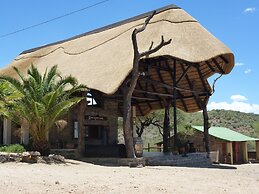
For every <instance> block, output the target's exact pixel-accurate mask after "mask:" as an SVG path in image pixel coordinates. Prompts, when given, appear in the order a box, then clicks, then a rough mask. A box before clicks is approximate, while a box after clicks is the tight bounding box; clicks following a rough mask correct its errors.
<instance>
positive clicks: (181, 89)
mask: <svg viewBox="0 0 259 194" xmlns="http://www.w3.org/2000/svg"><path fill="white" fill-rule="evenodd" d="M187 75H188V74H186V76H187ZM141 80H143V81H146V82H148V83H151V84H154V85H156V86H159V87H162V88H163V87H164V88H167V89H171V90H173V89H174V88H175V89H176V90H179V91H183V92H191V93H197V94H204V93H206V94H207V92H205V91H195V90H191V89H190V90H189V89H184V88H180V87H176V86H173V85H171V84H165V83H161V82H159V81H157V80H153V79H150V78H145V77H141Z"/></svg>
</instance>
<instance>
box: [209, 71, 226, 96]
mask: <svg viewBox="0 0 259 194" xmlns="http://www.w3.org/2000/svg"><path fill="white" fill-rule="evenodd" d="M222 76H223V74H220V76H219V77H217V78H216V79H214V81H213V84H212V93H211V94H214V92H215V85H216V82H217V81H218V79H219V78H221V77H222Z"/></svg>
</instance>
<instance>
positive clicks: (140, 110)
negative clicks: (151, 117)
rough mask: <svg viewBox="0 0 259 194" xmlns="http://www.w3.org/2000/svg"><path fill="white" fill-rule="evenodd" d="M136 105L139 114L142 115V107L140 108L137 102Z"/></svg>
mask: <svg viewBox="0 0 259 194" xmlns="http://www.w3.org/2000/svg"><path fill="white" fill-rule="evenodd" d="M136 106H137V108H138V110H139V112H140V114H141V115H142V116H144V113H143V111H142V109H141V107H140V106H139V104H138V103H136Z"/></svg>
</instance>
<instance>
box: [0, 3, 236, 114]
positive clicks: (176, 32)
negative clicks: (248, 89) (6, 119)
mask: <svg viewBox="0 0 259 194" xmlns="http://www.w3.org/2000/svg"><path fill="white" fill-rule="evenodd" d="M150 14H151V13H146V14H142V15H140V16H137V17H134V18H131V19H128V20H125V21H122V22H119V23H116V24H113V25H110V26H107V27H104V28H101V29H98V30H94V31H92V32H88V33H85V34H82V35H79V36H76V37H73V38H70V39H68V40H64V41H60V42H56V43H53V44H49V45H46V46H43V47H39V48H35V49H31V50H28V51H24V52H23V53H21V54H20V55H19V56H18V57H17V58H16V59H15V60H14V61H13V62H12V63H11V64H10V65H8V66H7V67H6V68H4V69H2V70H1V71H0V73H1V74H5V75H10V76H15V73H14V71H13V69H12V68H11V66H16V67H18V68H19V69H20V70H21V71H22V72H24V73H25V71H26V69H27V68H28V67H29V66H30V65H31V64H32V63H33V64H34V65H35V66H37V67H38V69H39V70H40V71H42V72H43V71H45V69H46V68H49V67H50V66H52V65H55V64H57V65H58V69H59V71H60V72H61V74H62V75H69V74H71V75H73V76H75V77H77V79H78V80H79V82H80V83H83V84H86V85H87V86H88V87H89V88H91V89H94V90H98V91H101V92H103V93H105V94H108V95H111V94H114V93H115V92H116V91H118V89H119V87H120V86H121V84H122V83H123V81H124V80H125V78H126V77H127V76H128V75H129V74H130V72H131V70H132V60H133V48H132V42H131V34H132V31H133V30H134V28H136V27H139V26H142V24H143V23H144V21H145V19H146V17H147V16H148V15H150ZM161 35H163V36H164V38H165V39H170V38H171V39H172V43H171V44H170V45H167V46H165V47H163V48H162V49H161V50H159V51H158V52H156V53H154V54H152V55H150V56H149V58H148V59H143V60H142V63H143V64H145V63H147V62H148V63H149V64H153V63H156V65H157V64H158V63H157V62H159V63H160V62H161V61H162V63H164V62H165V61H167V62H166V63H167V65H164V68H165V67H166V68H167V69H168V68H169V69H172V68H173V67H174V60H176V59H177V61H176V63H177V64H179V65H178V66H177V76H178V77H177V79H179V77H180V76H181V73H182V72H183V71H184V69H185V68H186V67H185V66H184V67H182V64H183V65H185V64H193V68H190V72H188V74H189V77H190V80H189V81H191V82H195V89H196V90H203V91H204V90H208V91H210V90H211V88H210V86H209V84H208V82H207V78H208V77H209V76H211V75H213V74H214V73H222V74H227V73H229V72H230V71H231V69H232V68H233V66H234V56H233V54H232V52H231V50H230V49H229V48H228V47H226V46H225V45H224V44H223V43H222V42H220V41H219V40H218V39H217V38H215V37H214V36H213V35H212V34H211V33H209V32H208V31H207V30H206V29H205V28H203V27H202V26H201V25H200V24H199V23H198V22H197V21H196V20H195V19H194V18H192V17H191V16H190V15H189V14H187V13H186V12H185V11H184V10H182V9H180V8H178V7H176V6H168V7H164V8H161V9H159V10H157V13H156V15H155V16H154V17H153V18H152V19H151V21H150V24H149V25H148V26H147V28H146V30H145V31H144V32H142V33H140V34H139V35H138V37H137V38H138V45H139V50H140V51H146V50H148V48H149V47H150V43H151V41H153V42H154V44H156V43H159V42H160V39H161ZM160 59H162V60H160ZM168 64H169V65H168ZM160 66H161V64H160ZM162 66H163V64H162ZM195 66H199V68H200V70H201V72H200V73H201V75H202V77H203V78H204V83H201V80H200V77H199V75H198V74H199V73H197V70H195V69H196V68H195ZM169 74H170V72H169V73H168V72H162V71H161V75H162V77H163V79H164V80H162V81H163V82H165V83H167V84H169V85H170V84H172V79H171V77H170V76H171V75H169ZM159 76H160V75H158V74H156V75H153V79H154V80H157V81H161V77H160V78H158V77H159ZM184 80H185V81H184ZM184 80H183V81H182V82H181V84H180V83H179V87H185V88H186V87H190V86H189V85H188V83H187V82H188V79H184ZM195 80H196V81H195ZM142 86H143V87H144V84H142ZM138 87H139V86H138ZM150 87H151V86H150ZM204 87H206V88H204ZM147 89H148V88H147ZM189 89H190V88H189ZM152 91H153V92H154V90H153V89H152ZM156 92H163V93H165V92H167V91H166V90H164V89H159V88H157V91H156ZM181 95H186V96H187V97H188V96H191V93H190V94H188V93H186V94H185V93H184V92H183V94H181ZM179 100H180V99H179ZM185 100H186V105H184V103H183V102H180V101H182V100H180V101H179V103H178V104H177V106H178V107H179V108H181V109H183V110H185V111H187V112H193V111H197V110H199V109H200V108H199V107H198V105H197V103H196V102H193V101H194V99H193V97H192V98H191V97H189V98H186V99H185ZM188 101H190V103H189V102H188ZM193 103H194V104H196V105H193ZM160 104H161V103H160ZM146 105H147V104H146ZM157 106H158V104H157ZM159 106H160V105H159ZM185 106H190V109H189V110H186V108H184V107H185ZM191 106H193V108H191ZM148 107H149V108H147V109H150V105H148ZM151 107H152V104H151ZM154 108H159V107H156V106H154ZM160 108H161V106H160ZM143 112H148V110H144V109H143ZM143 114H144V113H143Z"/></svg>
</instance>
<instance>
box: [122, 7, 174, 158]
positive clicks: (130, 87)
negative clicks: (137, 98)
mask: <svg viewBox="0 0 259 194" xmlns="http://www.w3.org/2000/svg"><path fill="white" fill-rule="evenodd" d="M155 13H156V12H153V13H152V15H150V16H149V17H148V18H147V19H146V21H145V23H144V24H143V26H142V27H141V28H138V29H137V28H136V29H134V31H133V32H132V35H131V39H132V44H133V49H134V58H133V70H132V75H131V80H130V82H129V83H127V82H126V83H125V85H124V91H123V92H124V94H123V97H124V102H123V133H124V140H125V146H126V153H127V157H128V158H133V157H135V153H134V147H133V146H134V145H133V129H132V124H131V121H132V112H131V97H132V94H133V91H134V89H135V87H136V85H137V81H138V77H139V60H140V59H141V58H142V57H145V56H149V55H150V54H152V53H155V52H157V51H158V50H159V49H161V48H162V47H163V46H165V45H167V44H170V43H171V39H170V40H169V41H164V38H163V36H162V39H161V42H160V44H159V45H157V46H156V47H154V48H153V49H152V47H150V49H149V50H148V51H145V52H142V53H140V52H139V50H138V43H137V34H138V33H140V32H142V31H144V30H145V29H146V27H147V24H148V23H149V21H150V20H151V18H152V17H153V16H154V15H155ZM151 45H152V46H153V42H152V43H151Z"/></svg>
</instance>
